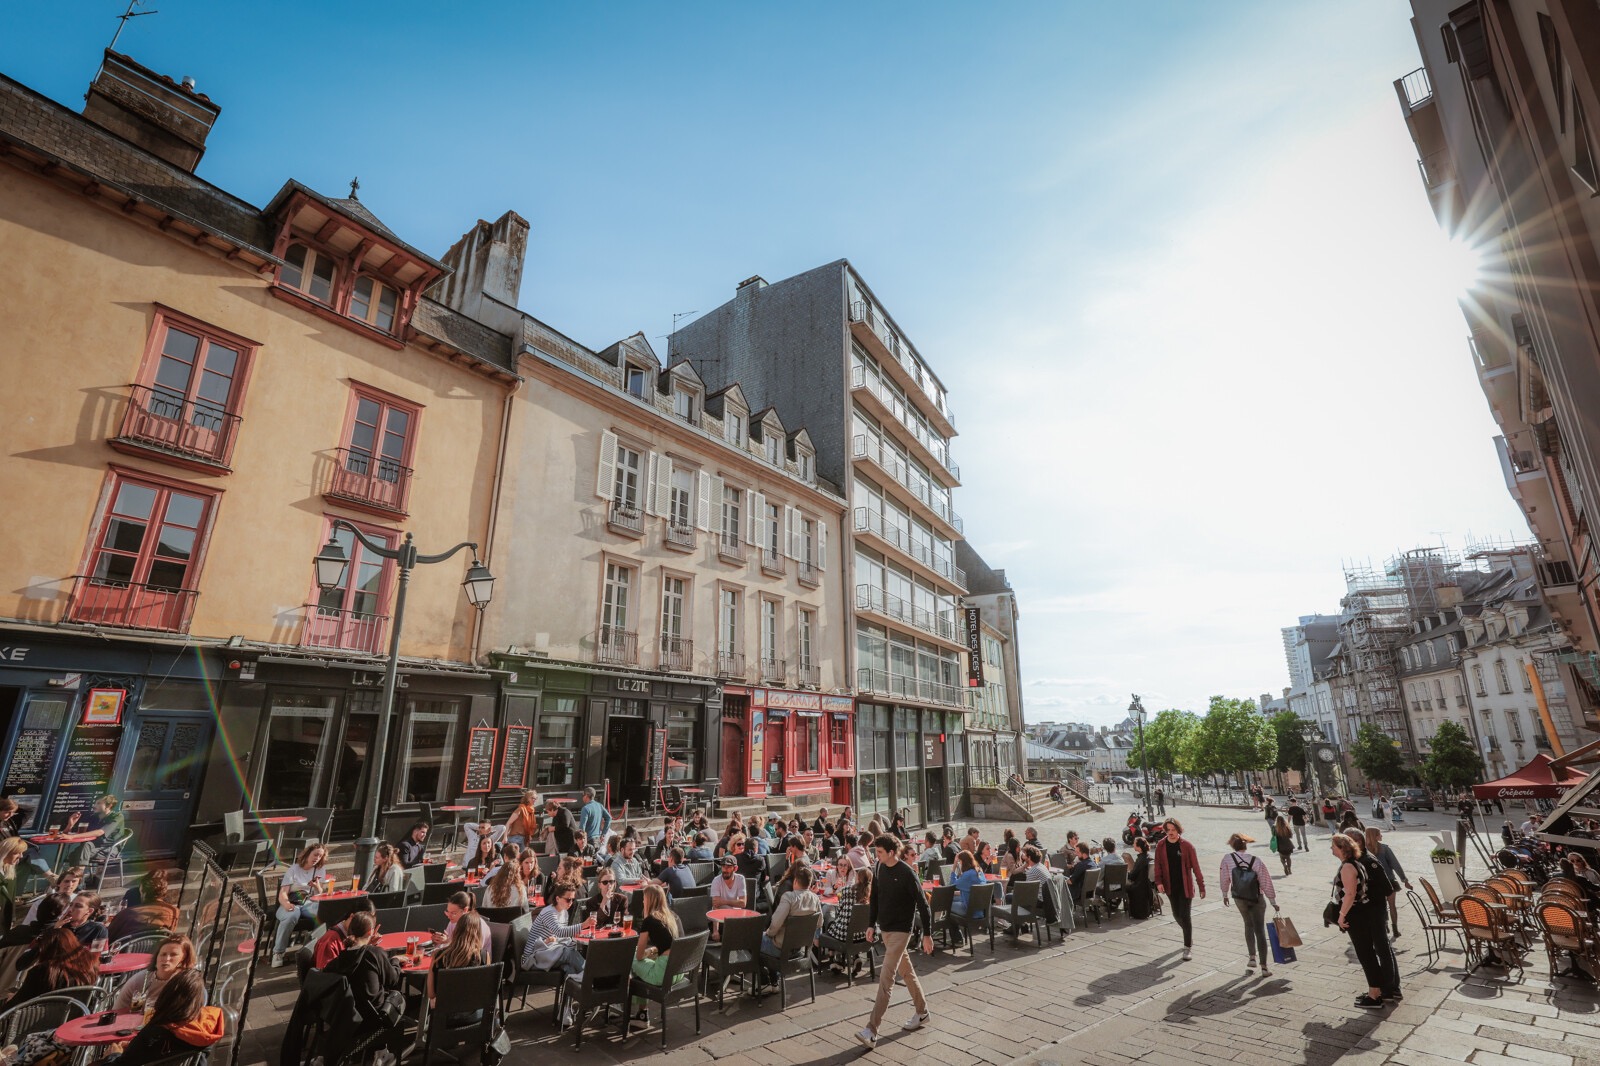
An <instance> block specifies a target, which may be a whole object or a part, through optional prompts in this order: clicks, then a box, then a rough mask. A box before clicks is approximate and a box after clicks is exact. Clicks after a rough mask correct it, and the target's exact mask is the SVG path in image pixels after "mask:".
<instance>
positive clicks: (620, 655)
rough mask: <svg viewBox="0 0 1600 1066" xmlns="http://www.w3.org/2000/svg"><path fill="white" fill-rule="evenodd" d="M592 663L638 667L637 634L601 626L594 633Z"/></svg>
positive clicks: (613, 627)
mask: <svg viewBox="0 0 1600 1066" xmlns="http://www.w3.org/2000/svg"><path fill="white" fill-rule="evenodd" d="M594 661H595V662H597V663H607V664H609V665H612V666H638V665H639V634H637V633H635V632H634V631H633V630H631V629H618V628H617V627H616V626H601V627H600V629H599V631H598V632H596V633H595V638H594Z"/></svg>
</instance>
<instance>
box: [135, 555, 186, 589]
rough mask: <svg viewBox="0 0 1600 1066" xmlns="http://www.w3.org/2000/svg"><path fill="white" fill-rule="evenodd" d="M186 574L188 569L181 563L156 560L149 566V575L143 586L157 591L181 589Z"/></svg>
mask: <svg viewBox="0 0 1600 1066" xmlns="http://www.w3.org/2000/svg"><path fill="white" fill-rule="evenodd" d="M188 573H189V567H188V566H187V565H185V564H183V563H177V562H172V561H170V560H166V559H157V560H156V561H155V562H153V563H151V564H150V574H149V576H148V577H146V578H145V584H147V585H149V586H150V587H151V588H157V589H169V590H177V589H181V588H183V579H184V578H185V577H186V576H187V575H188Z"/></svg>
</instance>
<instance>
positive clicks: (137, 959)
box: [100, 951, 155, 977]
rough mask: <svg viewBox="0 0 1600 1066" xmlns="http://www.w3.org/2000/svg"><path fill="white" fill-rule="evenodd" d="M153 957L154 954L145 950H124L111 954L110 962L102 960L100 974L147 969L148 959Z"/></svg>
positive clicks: (103, 975) (106, 974)
mask: <svg viewBox="0 0 1600 1066" xmlns="http://www.w3.org/2000/svg"><path fill="white" fill-rule="evenodd" d="M153 958H155V956H154V955H152V954H150V953H149V952H147V951H124V952H123V953H122V954H120V955H113V956H111V961H110V962H102V963H101V964H100V976H101V977H106V976H108V975H111V976H115V975H117V974H124V973H134V972H135V971H138V970H144V969H148V968H149V966H150V960H151V959H153Z"/></svg>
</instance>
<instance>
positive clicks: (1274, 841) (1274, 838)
mask: <svg viewBox="0 0 1600 1066" xmlns="http://www.w3.org/2000/svg"><path fill="white" fill-rule="evenodd" d="M1267 847H1269V848H1271V849H1272V852H1273V854H1277V852H1278V836H1277V834H1276V833H1274V834H1273V836H1272V840H1271V842H1269V843H1268V844H1267Z"/></svg>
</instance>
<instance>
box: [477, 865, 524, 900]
mask: <svg viewBox="0 0 1600 1066" xmlns="http://www.w3.org/2000/svg"><path fill="white" fill-rule="evenodd" d="M482 898H483V905H484V906H485V907H521V908H522V909H523V910H527V909H528V886H527V885H524V884H523V883H522V870H521V868H520V867H518V866H517V865H516V864H514V863H506V864H505V865H503V866H501V867H500V869H499V870H497V871H495V875H494V876H493V877H491V878H489V879H488V881H487V882H486V883H485V884H484V886H483V897H482Z"/></svg>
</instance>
